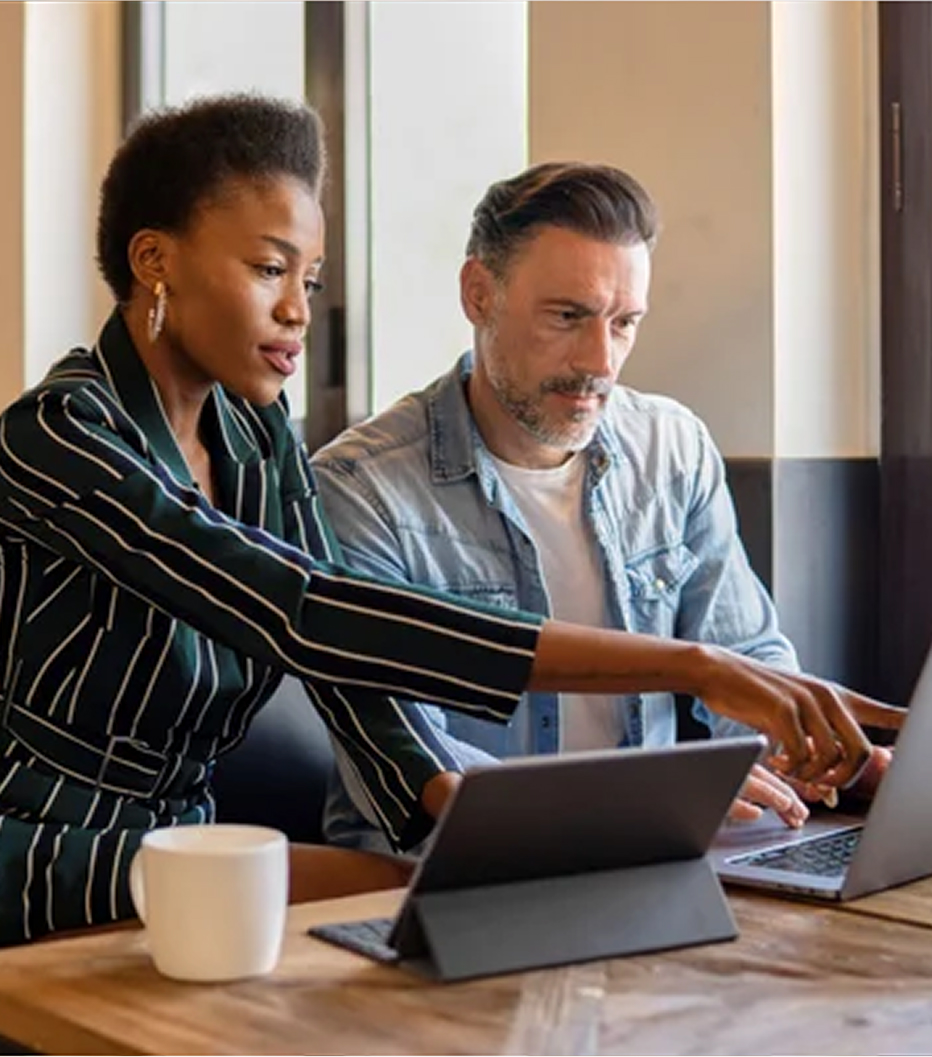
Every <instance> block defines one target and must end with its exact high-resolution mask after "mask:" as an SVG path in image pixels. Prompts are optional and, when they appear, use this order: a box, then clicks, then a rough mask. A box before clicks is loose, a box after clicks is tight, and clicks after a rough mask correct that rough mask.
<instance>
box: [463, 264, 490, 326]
mask: <svg viewBox="0 0 932 1057" xmlns="http://www.w3.org/2000/svg"><path fill="white" fill-rule="evenodd" d="M494 301H495V276H494V275H493V274H492V273H491V272H490V271H489V269H488V268H487V267H486V266H485V265H484V264H483V263H482V262H481V261H480V260H478V258H476V257H467V258H466V262H465V263H464V264H463V267H462V268H461V269H460V303H461V304H462V306H463V312H465V314H466V318H467V319H468V320H469V322H470V323H472V325H473V326H474V327H483V326H486V325H487V324H488V323H489V322H490V320H491V315H492V307H493V305H494Z"/></svg>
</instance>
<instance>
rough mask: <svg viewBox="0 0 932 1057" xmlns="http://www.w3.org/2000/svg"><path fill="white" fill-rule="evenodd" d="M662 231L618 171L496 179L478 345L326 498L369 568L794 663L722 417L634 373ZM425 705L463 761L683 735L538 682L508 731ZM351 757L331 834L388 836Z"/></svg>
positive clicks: (667, 713)
mask: <svg viewBox="0 0 932 1057" xmlns="http://www.w3.org/2000/svg"><path fill="white" fill-rule="evenodd" d="M656 237H657V219H656V212H655V208H654V205H653V203H652V201H651V199H650V197H649V196H648V194H647V193H646V192H645V190H644V189H643V188H642V187H641V186H640V185H639V184H638V183H637V181H635V180H634V179H633V178H632V177H631V176H629V175H628V174H626V173H624V172H621V171H620V170H618V169H614V168H611V167H608V166H603V165H582V164H558V163H551V164H545V165H539V166H536V167H534V168H531V169H529V170H527V171H526V172H523V173H521V174H520V175H518V176H516V177H514V178H512V179H509V180H505V181H502V182H500V183H497V184H494V185H493V186H492V187H491V188H490V189H489V191H488V192H487V194H486V195H485V197H484V198H483V200H482V201H481V202H480V203H479V206H478V207H477V209H476V211H475V214H474V217H473V224H472V231H471V233H470V236H469V241H468V245H467V251H466V252H467V259H466V262H465V264H464V265H463V267H462V271H461V274H460V292H461V302H462V306H463V310H464V312H465V314H466V316H467V318H468V319H469V321H470V323H471V324H472V326H473V330H474V348H473V352H472V353H471V354H469V353H467V354H465V355H464V356H463V357H461V359H460V360H459V361H458V363H457V364H456V365H455V366H454V368H453V369H452V370H451V371H450V372H449V373H448V374H446V375H445V376H443V377H441V378H439V379H437V380H436V381H435V382H434V383H433V384H432V385H430V386H428V388H426V389H425V390H423V391H422V392H419V393H415V394H411V395H409V396H407V397H405V398H404V399H402V400H400V401H399V402H398V403H396V404H395V405H394V406H393V407H392V408H390V409H389V410H388V411H386V412H385V413H383V414H381V415H378V416H376V417H375V418H374V419H372V420H370V421H368V422H366V423H364V424H363V425H361V426H359V427H357V428H355V429H351V430H349V431H347V432H345V433H344V434H343V435H342V436H340V437H338V438H337V439H336V440H335V441H334V442H333V443H332V444H330V445H328V446H327V447H326V448H324V449H323V450H322V451H320V452H319V453H318V455H317V456H316V458H315V460H314V464H315V472H316V474H317V479H318V482H319V486H320V490H321V493H322V497H323V500H324V505H325V508H326V509H327V512H328V514H329V515H330V518H331V521H332V524H333V526H334V528H335V530H336V531H337V533H338V535H339V537H340V541H341V543H342V545H343V550H344V554H345V558H346V560H347V561H348V562H350V563H351V564H352V565H353V566H355V567H356V568H357V569H360V570H363V571H365V572H369V573H372V574H375V575H378V576H388V577H394V578H397V579H399V580H404V581H410V582H413V583H426V584H430V585H433V586H435V587H439V588H443V589H444V590H448V591H452V592H455V593H458V594H462V595H466V596H468V597H470V598H473V599H480V600H481V599H486V600H488V601H489V602H494V603H496V604H507V605H513V606H519V607H521V608H523V609H526V610H532V611H537V612H541V613H545V614H549V615H552V616H556V617H558V618H561V619H565V620H569V621H574V622H576V623H581V624H593V625H599V626H605V627H613V628H624V629H628V630H630V631H637V632H645V633H649V634H652V635H661V636H675V637H679V638H683V639H689V640H695V641H703V642H709V643H714V644H717V645H720V646H726V647H728V648H730V649H732V650H735V651H737V652H739V653H742V654H745V655H748V656H751V657H754V658H756V659H758V660H760V661H762V662H765V663H766V664H768V665H773V666H776V667H781V668H785V669H789V670H796V668H797V660H796V655H795V653H794V650H793V647H792V646H791V645H790V643H789V642H788V641H787V639H786V638H785V637H784V636H783V635H782V634H781V633H780V631H779V629H778V625H777V618H776V614H775V612H774V607H773V605H772V602H771V600H770V598H769V597H768V595H767V592H766V591H765V589H764V588H763V586H762V585H761V583H760V582H759V580H758V579H757V577H756V576H755V575H754V573H753V572H752V570H751V568H750V565H749V563H748V559H747V556H746V554H745V550H744V548H743V546H742V544H741V541H740V539H739V537H738V533H737V528H736V522H735V515H734V510H733V504H732V500H731V497H730V495H729V492H728V488H727V484H726V480H725V472H724V467H723V464H722V459H721V457H720V455H719V453H718V451H717V450H716V448H715V445H714V443H713V441H712V439H711V437H710V435H709V433H708V431H707V429H706V428H705V426H704V425H703V424H702V423H701V422H700V421H699V420H698V419H697V418H696V416H695V415H694V414H692V413H691V412H690V411H688V410H687V409H686V408H684V407H683V406H681V405H680V404H678V403H675V402H674V401H672V400H670V399H667V398H664V397H658V396H648V395H644V394H641V393H637V392H635V391H633V390H631V389H628V388H625V387H623V386H620V385H618V384H617V380H618V376H619V373H620V371H621V369H622V367H623V366H624V363H625V361H626V360H627V358H628V356H629V355H630V353H631V350H632V349H633V347H634V342H635V338H636V336H637V332H638V328H639V326H640V324H641V321H642V320H643V319H644V316H645V314H646V313H647V308H648V288H649V285H650V271H651V251H652V248H653V246H654V243H655V240H656ZM569 697H574V698H576V700H573V701H572V702H570V701H569V700H568V698H569ZM693 711H694V715H695V716H696V717H697V718H698V719H699V720H700V721H701V722H703V723H705V724H706V725H707V726H708V727H709V728H710V731H711V733H712V735H713V736H723V735H727V734H729V733H737V732H739V731H740V730H741V728H739V727H738V726H737V725H736V724H734V723H733V722H731V721H730V720H724V719H722V718H721V717H717V716H715V715H713V714H712V713H711V712H709V711H708V710H707V709H706V708H705V707H704V706H703V705H702V703H701V702H696V703H695V705H694V709H693ZM429 712H430V714H431V717H432V718H433V719H434V720H435V722H436V723H437V724H438V725H439V726H441V727H442V728H443V729H444V730H445V731H446V733H447V736H448V738H449V741H450V745H451V747H452V749H453V750H454V752H455V754H456V755H457V756H458V757H459V758H460V760H461V761H462V762H463V764H464V765H467V766H468V765H469V764H473V763H478V762H488V760H489V757H490V756H491V757H501V756H507V755H514V754H522V755H524V754H532V753H544V752H559V751H571V750H586V749H594V748H605V747H608V746H618V745H664V744H668V743H671V742H673V741H675V739H676V735H677V730H676V707H675V701H674V698H673V696H672V695H671V694H667V693H654V694H641V695H632V696H628V697H596V696H592V695H585V696H583V695H557V694H552V693H535V694H531V695H529V696H528V697H527V698H526V700H525V702H524V703H523V705H522V707H521V708H520V709H519V711H518V713H516V715H515V718H514V719H513V721H512V723H511V724H510V725H509V726H508V727H499V726H495V725H493V724H491V723H488V722H484V721H481V720H475V719H471V718H469V717H464V716H462V715H454V714H452V713H444V712H443V711H441V710H439V709H434V708H431V709H429ZM341 769H342V773H343V779H344V781H345V782H346V786H347V787H348V789H349V790H350V797H348V796H347V793H346V791H345V790H343V789H340V788H336V789H335V790H334V791H333V793H332V795H331V798H330V804H329V806H328V813H327V814H328V817H327V819H326V825H325V828H326V831H327V836H328V839H330V840H331V841H332V842H334V843H341V844H346V845H350V846H356V847H363V848H378V849H384V847H385V846H384V844H383V841H382V838H381V836H380V834H379V833H378V831H377V830H376V829H375V828H374V827H373V826H371V825H370V824H369V823H367V822H366V821H364V819H363V817H362V816H364V815H367V814H368V811H367V807H366V804H365V801H364V798H363V797H362V795H361V794H360V792H359V788H358V786H357V783H356V782H355V780H354V776H353V774H352V773H351V770H350V769H349V767H348V766H347V764H346V761H345V760H342V761H341ZM337 785H338V786H339V783H337ZM350 798H351V799H352V801H354V802H355V807H354V806H353V804H351V803H350ZM754 804H757V805H762V806H769V807H773V808H774V809H776V810H777V811H778V812H779V813H780V814H781V815H782V817H783V818H784V819H785V820H786V821H787V823H788V824H790V825H800V824H801V823H802V821H804V819H805V818H806V815H807V813H808V811H807V808H806V807H805V805H804V803H803V802H802V800H801V799H800V798H799V797H798V796H797V795H796V793H795V792H794V791H793V790H792V789H791V788H790V787H789V786H788V785H786V784H784V783H783V782H781V781H780V780H779V779H777V778H776V777H775V776H773V775H772V774H770V773H769V772H767V771H765V770H764V769H763V768H760V767H758V768H755V770H754V772H753V773H752V775H751V777H750V778H749V781H748V784H747V785H746V787H745V790H744V793H743V799H742V800H740V801H738V802H736V806H735V808H734V809H733V815H734V816H735V817H754V816H755V815H756V814H758V813H759V811H760V807H755V806H754ZM370 821H371V820H370Z"/></svg>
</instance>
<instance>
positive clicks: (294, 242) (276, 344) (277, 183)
mask: <svg viewBox="0 0 932 1057" xmlns="http://www.w3.org/2000/svg"><path fill="white" fill-rule="evenodd" d="M323 254H324V223H323V216H322V214H321V210H320V204H319V202H318V201H317V199H316V198H315V197H314V196H313V195H312V194H311V192H310V191H309V190H308V188H307V187H306V186H305V185H304V184H303V183H301V182H300V181H298V180H295V179H293V178H291V177H280V178H277V179H274V180H268V181H264V182H261V183H255V182H247V181H234V182H231V183H229V184H228V185H227V186H226V187H225V188H223V190H222V193H221V194H220V195H218V196H217V197H216V198H214V199H211V200H210V201H209V202H208V203H206V204H205V205H203V206H202V207H201V208H200V209H199V210H198V211H197V213H196V214H195V216H194V217H193V218H192V221H191V224H190V225H189V227H188V229H187V230H186V231H185V232H184V234H182V235H174V236H171V237H170V238H169V239H168V244H167V248H166V257H165V265H166V268H165V276H166V278H165V286H166V291H167V306H166V314H165V326H164V329H163V334H162V338H161V341H160V344H162V346H163V349H164V351H165V354H166V355H165V359H166V360H167V363H163V366H167V367H168V368H169V370H170V371H171V372H172V374H173V376H174V381H175V382H176V383H177V384H178V385H179V386H180V387H182V388H187V389H191V390H193V391H197V390H198V389H200V388H206V387H209V386H210V385H212V384H213V383H215V382H219V383H220V384H221V385H223V386H224V387H225V388H227V389H229V390H231V391H232V392H234V393H236V394H237V395H239V396H242V397H244V398H245V399H247V400H249V401H251V402H252V403H255V404H259V405H267V404H270V403H272V402H273V401H274V400H275V399H276V398H277V397H278V395H279V393H280V392H281V388H282V385H283V384H284V382H285V379H286V378H288V377H289V375H291V374H293V373H294V371H295V370H296V367H297V358H298V356H300V355H301V353H302V352H303V351H304V339H305V334H306V332H307V328H308V325H309V323H310V320H311V309H310V304H309V300H310V297H311V295H312V294H313V292H314V291H315V290H316V289H318V288H319V284H320V269H321V266H322V264H323Z"/></svg>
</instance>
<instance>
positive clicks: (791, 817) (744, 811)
mask: <svg viewBox="0 0 932 1057" xmlns="http://www.w3.org/2000/svg"><path fill="white" fill-rule="evenodd" d="M765 808H770V809H771V810H772V811H774V812H775V813H776V814H777V815H779V816H780V818H782V819H783V821H784V822H785V823H786V824H787V825H788V826H792V827H793V829H798V828H799V827H800V826H801V825H802V824H803V823H804V822H805V821H806V819H807V818H808V817H809V808H808V807H806V805H805V804H804V803H803V801H802V800H801V799H800V797H799V796H798V795H797V793H796V790H795V789H793V788H792V787H791V786H789V785H788V784H787V783H786V782H784V781H783V780H782V779H781V778H779V777H778V776H777V775H775V774H774V773H773V772H772V771H768V770H767V768H766V767H761V765H760V764H759V763H755V764H754V766H753V767H752V768H751V770H750V771H749V772H748V776H747V778H746V779H745V782H744V785H743V786H742V787H741V792H740V794H739V795H738V797H737V799H736V800H735V801H734V803H733V804H732V805H731V807H730V808H729V810H728V819H729V821H731V822H753V821H754V820H755V819H758V818H760V816H761V815H762V814H763V812H764V809H765Z"/></svg>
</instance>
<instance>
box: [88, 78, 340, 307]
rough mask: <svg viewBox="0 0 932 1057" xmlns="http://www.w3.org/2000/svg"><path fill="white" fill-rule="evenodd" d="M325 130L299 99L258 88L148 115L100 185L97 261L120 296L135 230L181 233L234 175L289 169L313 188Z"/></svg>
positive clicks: (321, 167) (257, 177) (125, 296)
mask: <svg viewBox="0 0 932 1057" xmlns="http://www.w3.org/2000/svg"><path fill="white" fill-rule="evenodd" d="M325 168H326V154H325V149H324V143H323V129H322V124H321V121H320V118H319V116H318V115H317V113H316V111H314V110H312V109H311V108H310V107H309V106H306V105H305V104H303V103H298V102H292V101H289V100H283V99H275V98H271V97H268V96H262V95H258V94H254V93H234V94H229V95H217V96H204V97H201V98H198V99H194V100H192V101H190V102H188V103H185V104H183V105H181V106H173V107H164V108H160V109H158V110H154V111H150V112H148V113H146V114H144V115H143V116H142V117H141V118H140V119H139V121H138V122H137V123H136V124H135V126H134V127H133V128H132V129H131V130H130V133H129V135H128V137H127V138H126V140H124V142H123V144H122V145H121V146H120V147H119V149H118V150H117V152H116V154H115V155H114V157H113V160H112V161H111V163H110V167H109V169H108V170H107V174H106V176H105V177H104V180H103V184H102V185H101V189H100V212H99V214H98V220H97V263H98V266H99V267H100V271H101V274H102V275H103V277H104V279H105V280H106V282H107V285H108V286H109V287H110V289H111V290H112V291H113V294H114V296H115V297H116V299H117V301H119V302H126V301H127V300H129V297H130V294H131V293H132V288H133V273H132V270H131V268H130V264H129V256H128V250H129V244H130V241H131V239H132V238H133V236H134V235H135V234H136V232H137V231H140V230H142V229H143V228H153V229H156V230H161V231H169V232H174V233H181V232H183V231H184V230H185V229H186V227H187V226H188V224H189V223H190V222H191V220H192V218H193V216H194V215H195V213H196V211H197V209H198V208H199V207H200V206H201V205H203V204H204V203H205V202H207V201H209V200H210V199H211V198H212V197H213V196H214V195H216V194H218V193H219V192H220V191H221V189H222V187H223V185H224V184H226V183H227V182H228V181H230V180H236V179H244V180H254V181H263V180H268V179H273V178H276V177H280V176H290V177H294V178H296V179H297V180H300V181H301V182H302V183H304V184H305V185H306V186H307V187H308V189H309V190H310V191H311V193H312V194H313V195H315V197H316V196H319V194H320V188H321V183H322V181H323V178H324V171H325Z"/></svg>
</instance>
